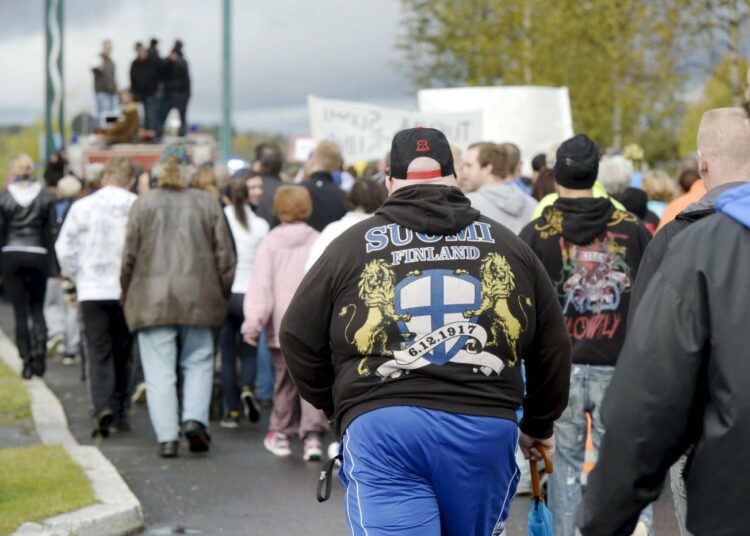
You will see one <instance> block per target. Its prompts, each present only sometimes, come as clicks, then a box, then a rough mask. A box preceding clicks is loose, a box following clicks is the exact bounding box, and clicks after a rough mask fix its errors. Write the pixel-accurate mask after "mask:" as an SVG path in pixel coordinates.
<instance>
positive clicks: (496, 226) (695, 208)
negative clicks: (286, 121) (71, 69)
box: [0, 54, 750, 536]
mask: <svg viewBox="0 0 750 536" xmlns="http://www.w3.org/2000/svg"><path fill="white" fill-rule="evenodd" d="M143 58H144V61H147V58H148V55H147V54H144V55H143ZM748 147H750V129H749V127H748V120H747V118H746V116H745V114H744V113H743V112H742V110H740V109H732V108H724V109H717V110H711V111H709V112H707V113H706V114H705V115H704V117H703V120H702V122H701V125H700V129H699V133H698V139H697V158H690V159H686V160H685V161H683V162H681V163H680V168H679V170H678V173H677V179H676V180H673V179H672V178H670V177H669V175H667V174H666V173H665V172H664V171H660V170H652V169H646V166H645V164H643V163H642V162H640V161H636V162H633V160H632V159H629V158H627V157H626V155H623V154H619V153H614V152H612V151H607V150H605V149H603V148H602V147H601V146H599V145H597V144H596V143H595V142H594V141H592V140H591V139H589V138H588V137H587V136H585V135H577V136H575V137H573V138H571V139H569V140H567V141H565V142H563V143H562V144H561V145H560V146H559V147H557V148H556V149H555V150H554V151H552V152H550V153H549V154H547V155H545V154H540V155H536V156H534V158H533V159H532V161H531V163H532V166H531V167H532V169H533V174H532V177H524V176H523V174H522V169H523V166H522V164H523V162H522V155H521V152H520V151H519V149H518V147H517V146H515V145H514V144H512V143H502V144H498V143H493V142H481V143H476V144H473V145H471V146H470V147H469V148H468V149H467V150H466V152H465V153H464V154H461V151H459V150H458V149H457V148H455V147H451V146H450V144H449V142H448V140H447V139H446V138H445V136H444V135H443V134H442V133H441V132H439V131H437V130H434V129H430V128H421V127H420V128H416V129H407V130H405V131H402V132H400V133H398V134H397V135H396V136H395V138H394V140H393V145H392V149H391V151H390V152H389V154H388V155H387V156H386V158H385V159H384V163H383V164H378V163H372V164H371V165H368V166H361V167H360V169H361V170H362V173H358V172H357V167H356V166H352V167H348V168H345V167H344V156H345V155H342V154H341V152H340V151H339V149H338V147H337V146H336V145H335V144H333V143H331V142H326V141H324V142H321V143H319V144H318V146H317V147H316V148H315V149H314V150H313V151H312V153H311V155H310V158H309V160H308V161H307V162H306V163H305V165H304V166H303V167H302V168H301V169H300V171H299V173H298V174H297V176H296V177H295V179H292V178H291V177H288V176H284V174H283V172H284V162H283V158H282V151H281V149H280V148H279V147H278V146H277V145H275V144H273V143H263V144H261V145H259V146H258V147H257V148H256V151H255V157H256V158H255V160H254V161H253V162H252V164H251V166H250V167H248V168H247V169H242V170H240V171H237V172H236V173H234V174H233V175H232V176H231V177H227V178H226V179H217V173H216V172H215V170H214V168H213V167H212V166H202V167H200V168H198V169H195V168H193V167H191V166H190V162H189V159H188V157H187V153H186V151H185V149H184V147H182V146H170V147H168V148H167V149H166V150H165V151H164V154H163V155H162V159H161V162H160V163H159V164H158V165H157V166H156V167H155V168H154V169H153V170H151V171H150V172H145V173H139V172H138V170H136V168H135V166H134V165H133V163H132V162H130V161H129V160H128V159H127V158H124V157H113V158H111V159H110V160H109V162H108V163H107V165H106V167H105V168H104V170H103V173H102V175H101V177H100V179H99V180H98V181H94V182H91V183H87V185H86V187H85V188H81V185H80V183H79V184H78V188H75V187H73V186H71V185H66V182H65V181H67V179H71V180H72V181H74V182H75V180H76V179H75V178H72V177H65V178H64V179H60V180H58V181H57V182H55V183H54V186H51V187H49V188H45V187H44V186H43V185H42V183H41V182H40V181H38V180H36V179H35V178H34V174H33V162H32V161H31V159H29V158H28V157H26V156H24V155H21V156H19V157H18V158H16V159H15V160H14V161H13V163H12V165H11V170H10V171H11V173H10V179H9V183H8V185H7V188H6V190H5V191H4V192H3V193H2V194H0V244H1V246H2V257H1V259H0V273H2V282H3V289H4V292H5V295H6V297H7V298H8V299H9V300H10V301H11V303H12V304H13V308H14V313H15V319H16V343H17V346H18V351H19V354H20V356H21V358H22V360H23V363H24V367H23V377H24V378H30V377H32V376H33V375H36V376H43V375H44V373H45V363H46V357H47V354H48V352H49V350H50V348H51V347H54V346H56V345H57V344H62V342H63V340H64V342H65V350H64V353H65V355H66V356H67V357H69V358H70V359H71V360H74V359H75V356H76V355H77V354H81V356H82V357H83V363H84V368H83V370H84V372H85V375H86V377H87V380H88V381H87V385H88V388H89V392H90V399H91V407H92V413H91V415H92V418H93V426H92V433H93V434H94V435H96V436H100V437H109V436H110V434H112V433H114V432H118V433H119V432H126V431H128V430H129V429H130V424H129V419H128V413H129V408H130V403H131V400H132V399H134V398H136V399H137V398H138V397H139V395H140V394H142V392H143V387H141V388H140V389H139V390H138V392H135V393H134V390H135V388H136V386H138V385H139V384H141V383H142V385H145V395H146V400H147V404H148V411H149V416H150V419H151V423H152V426H153V428H154V433H155V436H156V439H157V442H158V453H159V455H161V456H163V457H175V456H178V454H179V450H180V443H179V441H180V436H181V435H182V437H184V438H185V440H186V442H187V446H188V449H189V450H190V451H191V452H194V453H201V452H206V451H209V450H210V446H211V439H212V436H211V432H210V430H209V424H210V420H211V419H210V417H211V415H210V413H211V411H210V410H211V405H212V398H214V397H215V395H216V393H215V390H216V389H215V387H214V386H215V382H214V378H215V377H218V378H220V385H221V390H220V391H221V397H222V400H223V404H222V406H223V407H222V408H221V412H220V413H221V416H220V423H219V424H220V425H221V426H222V427H225V428H227V429H230V430H231V429H235V428H238V427H239V426H245V421H248V422H249V423H250V425H252V426H255V425H256V424H254V423H257V422H258V421H259V420H260V419H261V417H262V414H263V412H264V408H263V405H264V404H263V400H265V399H267V398H269V397H268V395H267V394H263V396H262V392H264V391H269V390H271V391H272V396H271V397H270V398H271V400H270V404H268V405H270V418H269V421H268V423H269V424H268V431H267V433H266V435H265V438H264V442H263V444H264V447H265V448H266V449H267V450H268V451H269V453H271V454H272V455H274V456H279V457H287V456H290V455H291V454H292V449H291V447H290V442H291V441H292V440H293V439H294V438H295V436H296V438H298V439H299V440H300V441H302V452H303V457H304V459H305V460H307V461H319V460H322V459H324V458H325V457H326V456H325V450H326V449H325V440H326V439H328V440H329V442H330V443H331V444H330V445H329V448H328V458H329V460H330V461H329V467H328V468H327V470H328V469H330V468H332V467H333V465H332V464H333V463H334V462H336V461H338V462H340V463H341V464H342V468H341V471H340V477H341V480H342V483H343V484H344V487H345V488H346V493H345V501H346V515H347V520H348V524H349V527H350V531H351V533H352V534H357V535H359V534H383V535H385V534H409V535H415V534H438V533H441V534H453V535H467V534H502V532H503V522H504V520H505V518H506V517H507V515H508V511H509V506H510V501H511V500H512V497H513V496H514V495H515V494H516V493H517V492H518V493H522V492H524V490H525V489H526V488H527V487H528V486H527V484H526V483H525V480H526V479H528V478H529V475H528V469H526V470H522V468H523V467H524V466H525V465H526V464H525V463H524V462H523V460H519V459H518V457H519V454H520V455H521V456H522V457H525V458H532V459H541V457H542V450H547V451H549V452H550V453H551V454H553V458H554V465H555V471H554V472H553V473H552V474H551V475H550V476H549V480H548V496H549V504H550V507H551V510H552V512H553V519H554V533H555V534H557V535H562V536H565V535H571V536H572V535H574V534H576V531H577V530H580V531H581V532H582V533H583V534H585V535H599V534H607V535H610V534H639V535H641V534H642V535H646V534H653V527H652V512H651V506H650V503H651V502H652V501H653V500H655V499H656V498H657V496H658V494H659V492H660V490H661V486H662V483H663V481H664V479H665V476H666V474H667V472H668V471H669V470H670V467H671V483H672V488H673V491H674V498H675V505H676V512H677V517H678V520H679V523H680V529H681V531H682V533H683V534H685V535H687V534H691V533H693V534H740V533H742V530H743V527H744V526H745V524H747V522H748V521H750V519H748V518H747V516H746V515H745V514H744V513H741V512H739V510H738V511H735V510H734V508H739V507H738V505H739V500H741V496H739V495H738V496H737V497H738V498H737V499H733V498H730V497H731V494H729V496H728V495H727V494H726V493H721V491H722V490H726V489H735V490H736V489H740V488H741V486H742V480H741V479H742V477H741V471H733V470H727V469H725V468H724V467H723V465H722V464H725V463H726V460H728V459H731V457H732V454H733V453H734V452H736V448H737V446H738V445H741V444H743V440H744V439H746V438H747V434H748V433H749V432H750V430H749V428H750V410H748V408H750V404H749V403H748V399H747V396H746V395H745V394H744V393H747V392H749V391H748V390H747V389H745V387H746V386H747V385H748V378H747V375H743V374H742V373H743V372H744V369H743V367H742V365H741V364H740V363H739V361H740V360H741V355H742V352H741V348H742V347H743V339H744V338H746V335H745V333H746V332H747V330H743V329H742V327H743V325H742V322H743V319H744V317H745V316H746V315H745V314H744V312H745V310H746V305H745V303H746V300H745V299H744V296H745V294H744V292H742V291H741V289H742V288H744V287H745V286H746V285H747V283H746V281H745V279H744V278H742V275H741V274H742V270H741V267H744V266H747V263H748V262H749V261H748V255H750V248H748V245H749V244H748V240H747V238H748V234H747V233H748V227H749V226H750V201H749V200H750V191H749V190H748V188H750V185H748V184H747V183H748V182H750V151H748ZM68 182H70V181H68ZM657 229H659V231H658V232H657ZM678 234H679V235H680V236H677V235H678ZM654 235H655V236H654ZM652 237H653V238H652ZM45 296H46V298H45ZM52 297H54V299H51V298H52ZM45 303H46V306H45ZM45 312H46V313H47V317H48V319H49V318H51V317H52V316H53V314H52V313H55V314H56V315H58V316H62V317H63V318H64V319H65V320H63V321H62V322H61V323H62V324H64V325H65V326H67V328H60V329H59V330H58V331H57V332H55V333H52V334H50V332H51V329H48V327H47V321H46V319H45ZM63 335H64V336H63ZM79 336H80V337H79ZM78 338H80V343H79V342H77V339H78ZM746 342H748V341H746V340H744V343H746ZM263 369H266V370H267V371H268V369H271V371H268V372H270V373H268V372H266V373H265V374H264V373H262V371H263ZM270 382H272V383H273V388H272V389H269V383H270ZM589 426H590V430H591V437H592V439H593V444H594V447H595V450H596V451H598V452H599V461H598V463H597V466H596V469H595V470H594V472H593V473H592V474H591V476H590V478H589V480H588V484H587V487H588V492H587V493H585V494H583V493H582V492H583V486H582V479H581V477H582V473H583V469H584V454H585V450H586V439H587V430H588V428H589ZM517 447H518V448H517ZM324 473H325V471H324Z"/></svg>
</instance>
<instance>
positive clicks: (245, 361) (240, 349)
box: [219, 293, 257, 412]
mask: <svg viewBox="0 0 750 536" xmlns="http://www.w3.org/2000/svg"><path fill="white" fill-rule="evenodd" d="M244 298H245V295H244V294H235V293H232V297H231V298H230V300H229V311H228V312H227V319H226V320H225V321H224V326H222V328H221V332H220V333H219V350H220V351H221V387H222V390H223V391H224V404H225V405H226V410H227V412H230V411H239V409H240V390H239V388H238V386H237V357H238V356H239V358H240V372H241V376H242V386H243V387H249V388H251V389H252V388H253V387H254V385H255V368H256V367H255V361H256V353H257V351H256V349H255V347H254V346H250V345H249V344H247V343H246V342H245V341H243V340H242V335H241V334H240V328H241V327H242V321H243V320H244V318H245V316H244V314H243V312H242V302H243V300H244Z"/></svg>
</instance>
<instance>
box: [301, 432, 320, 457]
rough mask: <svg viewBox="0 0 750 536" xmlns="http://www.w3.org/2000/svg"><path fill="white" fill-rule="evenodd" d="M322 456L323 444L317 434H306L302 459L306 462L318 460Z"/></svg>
mask: <svg viewBox="0 0 750 536" xmlns="http://www.w3.org/2000/svg"><path fill="white" fill-rule="evenodd" d="M322 457H323V445H322V443H321V441H320V436H319V435H318V434H307V437H305V448H304V454H303V455H302V459H303V460H305V461H306V462H318V461H320V459H321V458H322Z"/></svg>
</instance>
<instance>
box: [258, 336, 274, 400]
mask: <svg viewBox="0 0 750 536" xmlns="http://www.w3.org/2000/svg"><path fill="white" fill-rule="evenodd" d="M257 367H258V368H257V376H256V380H255V381H256V391H255V396H256V397H257V399H258V400H271V399H272V398H273V386H274V383H275V379H274V376H275V374H274V372H273V362H272V361H271V352H270V350H269V349H268V346H266V333H265V332H261V334H260V338H259V339H258V360H257Z"/></svg>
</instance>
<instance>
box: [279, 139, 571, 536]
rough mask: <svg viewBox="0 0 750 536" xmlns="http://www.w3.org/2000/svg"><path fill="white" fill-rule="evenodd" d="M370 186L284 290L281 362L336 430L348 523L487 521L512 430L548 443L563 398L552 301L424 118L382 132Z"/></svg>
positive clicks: (492, 519) (389, 528)
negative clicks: (380, 170) (383, 171)
mask: <svg viewBox="0 0 750 536" xmlns="http://www.w3.org/2000/svg"><path fill="white" fill-rule="evenodd" d="M386 185H387V187H388V191H389V193H390V198H389V199H388V200H387V201H386V202H385V204H384V205H383V206H382V207H381V208H380V209H378V211H377V212H376V213H375V215H374V216H372V217H371V218H368V219H367V220H366V221H363V222H362V223H359V224H357V225H355V226H354V227H352V228H350V229H349V230H348V231H346V232H345V233H344V234H342V235H341V236H340V237H339V238H338V239H337V240H335V241H334V242H333V243H332V244H331V245H330V246H329V247H328V249H327V250H326V251H325V253H324V254H323V256H322V257H321V258H320V259H319V260H318V261H317V262H316V263H315V264H314V265H313V267H312V268H311V269H310V271H309V272H308V273H307V275H306V277H305V279H304V280H303V281H302V283H301V285H300V287H299V288H298V290H297V292H296V294H295V296H294V298H293V300H292V302H291V304H290V306H289V308H288V310H287V313H286V316H285V318H284V320H283V322H282V326H281V345H282V349H283V351H284V355H285V356H286V359H287V366H288V368H289V371H290V373H291V375H292V377H293V378H294V381H295V384H296V385H297V388H298V390H299V392H300V394H301V395H302V397H303V398H305V399H306V400H308V401H309V402H310V403H311V404H312V405H314V406H315V407H317V408H320V409H322V410H323V411H324V412H325V413H326V415H327V416H328V417H329V419H330V420H331V421H332V423H333V425H334V428H335V429H336V431H337V432H338V433H339V434H343V437H342V439H341V449H342V450H343V465H342V469H341V471H340V473H339V474H340V477H341V480H342V482H343V483H344V486H345V487H346V512H347V517H348V521H349V527H350V530H351V533H352V534H353V535H358V536H359V535H364V534H368V535H370V536H375V535H390V536H393V535H409V536H412V535H422V534H425V535H427V534H430V535H432V534H444V535H453V536H465V535H468V534H482V535H489V534H501V533H502V531H503V524H504V520H505V518H506V516H507V514H508V508H509V506H510V501H511V499H512V497H513V494H514V491H515V486H516V483H517V481H518V469H517V466H516V463H515V456H514V454H515V450H516V444H517V443H519V442H520V445H521V448H522V450H523V451H524V452H525V454H526V455H527V456H534V457H535V458H536V457H538V454H539V452H538V451H537V449H536V448H534V447H533V445H534V444H535V443H542V444H544V445H545V446H546V447H548V448H549V449H550V450H553V449H554V438H553V435H552V430H553V423H554V421H555V419H556V418H557V417H558V416H559V415H560V414H561V412H562V411H563V409H564V408H565V405H566V401H567V393H568V381H569V377H570V376H569V374H570V340H569V337H568V334H567V330H566V328H565V323H564V320H563V317H562V313H561V310H560V305H559V303H558V301H557V298H556V296H555V293H554V290H553V288H552V284H551V282H550V280H549V277H548V276H547V274H546V272H545V270H544V267H543V266H542V265H541V263H540V262H539V259H538V258H537V257H536V256H535V255H534V254H533V253H532V252H531V251H530V250H529V248H528V247H526V245H525V244H524V243H523V242H522V241H521V240H519V239H518V238H517V237H516V236H515V235H514V234H513V233H512V232H511V231H509V230H508V229H507V228H505V227H504V226H502V225H500V224H498V223H496V222H494V221H492V220H490V219H488V218H485V217H483V216H480V214H479V213H478V212H477V211H476V210H475V209H473V208H471V205H470V203H469V201H468V200H467V199H466V197H465V196H464V195H463V193H462V192H461V191H460V190H459V189H458V183H457V181H456V179H455V173H454V168H453V157H452V155H451V151H450V146H449V144H448V141H447V140H446V139H445V136H444V135H443V134H442V133H441V132H440V131H437V130H434V129H429V128H417V129H409V130H405V131H402V132H400V133H398V134H397V135H396V136H395V138H394V140H393V146H392V150H391V157H390V170H389V177H388V178H387V179H386ZM522 359H523V360H524V361H525V364H526V380H527V383H526V395H525V396H524V389H523V380H522V377H521V372H520V361H521V360H522ZM521 405H523V408H524V416H523V420H522V421H521V423H520V430H521V431H520V437H519V431H518V425H517V424H516V410H517V409H518V408H519V406H521Z"/></svg>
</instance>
